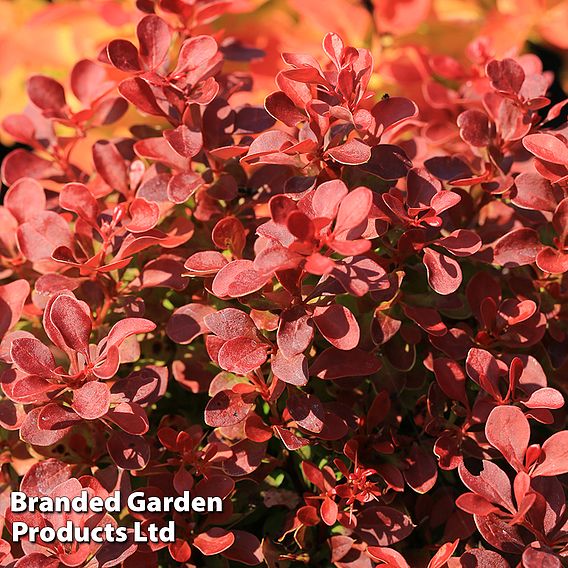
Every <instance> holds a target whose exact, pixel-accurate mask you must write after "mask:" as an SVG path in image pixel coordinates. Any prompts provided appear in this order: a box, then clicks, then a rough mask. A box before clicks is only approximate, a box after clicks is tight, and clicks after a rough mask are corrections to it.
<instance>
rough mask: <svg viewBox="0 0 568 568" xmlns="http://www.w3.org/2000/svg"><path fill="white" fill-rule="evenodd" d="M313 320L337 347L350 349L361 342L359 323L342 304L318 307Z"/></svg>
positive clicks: (345, 349) (344, 349)
mask: <svg viewBox="0 0 568 568" xmlns="http://www.w3.org/2000/svg"><path fill="white" fill-rule="evenodd" d="M313 321H314V323H315V324H316V326H317V328H318V329H319V330H320V332H321V334H322V335H323V336H324V337H325V338H326V339H327V340H328V341H329V342H330V343H331V344H332V345H333V346H334V347H337V349H341V350H343V351H349V350H350V349H353V348H355V347H357V345H358V344H359V338H360V331H359V324H358V323H357V320H356V319H355V316H354V315H353V314H352V313H351V312H350V311H349V310H348V309H347V308H346V307H345V306H342V305H341V304H332V305H331V306H327V307H322V308H316V310H315V312H314V317H313Z"/></svg>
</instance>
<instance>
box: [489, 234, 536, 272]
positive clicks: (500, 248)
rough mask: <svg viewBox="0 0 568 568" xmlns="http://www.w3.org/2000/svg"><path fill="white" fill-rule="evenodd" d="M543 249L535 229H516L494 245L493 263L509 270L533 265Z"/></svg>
mask: <svg viewBox="0 0 568 568" xmlns="http://www.w3.org/2000/svg"><path fill="white" fill-rule="evenodd" d="M542 248H543V247H542V245H541V243H540V240H539V238H538V234H537V232H536V231H535V230H534V229H516V230H514V231H511V232H510V233H507V234H506V235H504V236H502V237H501V238H499V239H497V241H495V243H493V262H494V264H500V265H501V266H504V267H507V268H509V267H513V266H523V265H525V264H532V263H533V262H534V261H535V258H536V256H537V254H538V253H539V252H540V250H541V249H542Z"/></svg>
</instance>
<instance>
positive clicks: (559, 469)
mask: <svg viewBox="0 0 568 568" xmlns="http://www.w3.org/2000/svg"><path fill="white" fill-rule="evenodd" d="M542 453H543V454H544V459H543V460H542V461H541V463H539V464H538V465H537V466H536V467H535V469H534V470H533V472H532V475H533V476H539V475H541V476H552V475H562V474H564V473H567V472H568V431H566V430H562V431H561V432H555V433H554V434H552V436H550V438H548V439H547V440H546V441H545V442H544V444H543V445H542Z"/></svg>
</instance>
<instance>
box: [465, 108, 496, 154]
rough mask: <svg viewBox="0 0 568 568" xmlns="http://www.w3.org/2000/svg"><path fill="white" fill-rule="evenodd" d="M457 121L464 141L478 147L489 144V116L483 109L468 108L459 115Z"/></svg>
mask: <svg viewBox="0 0 568 568" xmlns="http://www.w3.org/2000/svg"><path fill="white" fill-rule="evenodd" d="M457 123H458V126H459V128H460V136H461V137H462V140H464V142H467V143H468V144H471V145H472V146H478V147H483V146H487V145H488V144H489V117H488V116H487V115H486V114H485V113H484V112H483V111H480V110H477V109H470V110H466V111H464V112H462V113H461V114H460V115H459V116H458V121H457Z"/></svg>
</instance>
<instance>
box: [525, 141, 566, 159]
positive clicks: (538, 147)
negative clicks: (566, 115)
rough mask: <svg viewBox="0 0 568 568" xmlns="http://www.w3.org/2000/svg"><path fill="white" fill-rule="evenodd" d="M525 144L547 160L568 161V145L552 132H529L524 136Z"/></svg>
mask: <svg viewBox="0 0 568 568" xmlns="http://www.w3.org/2000/svg"><path fill="white" fill-rule="evenodd" d="M523 146H524V147H525V148H526V149H527V150H528V151H529V152H530V153H531V154H534V155H535V156H536V157H537V158H540V159H541V160H544V161H545V162H552V163H553V164H563V165H564V164H566V163H568V147H567V146H566V144H565V143H564V142H562V141H561V140H560V139H559V138H557V137H556V136H554V135H552V134H529V135H528V136H525V137H524V138H523Z"/></svg>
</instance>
